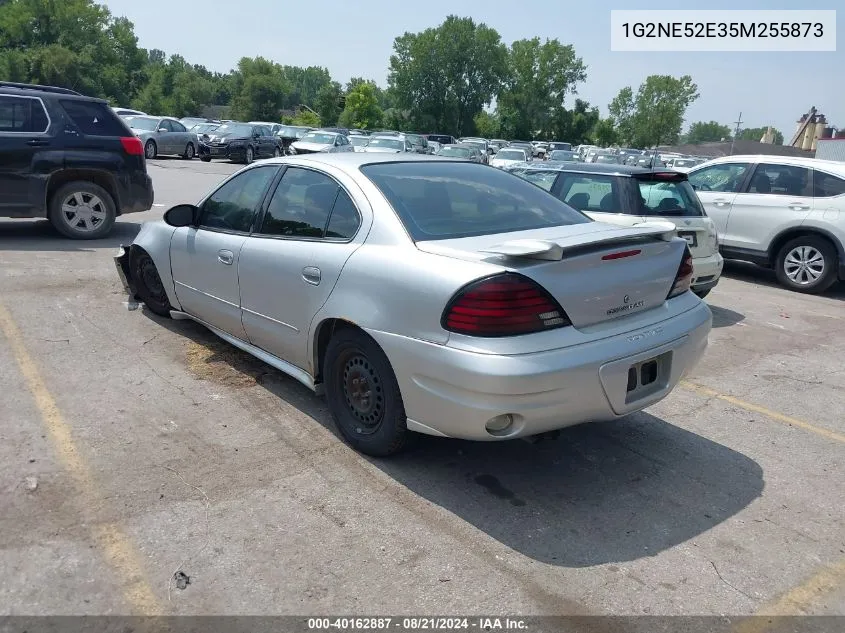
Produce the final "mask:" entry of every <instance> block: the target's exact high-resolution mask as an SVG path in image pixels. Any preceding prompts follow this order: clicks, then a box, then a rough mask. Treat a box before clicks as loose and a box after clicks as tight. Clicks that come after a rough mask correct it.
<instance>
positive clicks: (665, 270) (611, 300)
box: [417, 222, 684, 327]
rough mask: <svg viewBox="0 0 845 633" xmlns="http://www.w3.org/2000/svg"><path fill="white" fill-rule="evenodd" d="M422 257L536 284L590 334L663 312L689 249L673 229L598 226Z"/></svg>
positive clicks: (458, 244)
mask: <svg viewBox="0 0 845 633" xmlns="http://www.w3.org/2000/svg"><path fill="white" fill-rule="evenodd" d="M417 248H419V249H420V250H422V251H424V252H427V253H432V254H436V255H441V256H444V257H452V258H455V259H462V260H466V261H485V262H488V263H491V264H498V265H499V266H501V267H502V268H504V269H506V270H510V271H514V272H518V273H520V274H522V275H525V276H526V277H528V278H530V279H533V280H534V281H536V282H537V283H538V284H540V285H541V286H542V287H543V288H545V290H546V291H547V292H549V293H550V294H551V295H552V296H553V297H554V298H555V299H556V300H557V301H558V303H559V304H560V306H561V307H562V308H563V309H564V310H565V311H566V314H567V315H568V316H569V319H570V320H571V321H572V324H573V325H574V326H575V327H586V326H589V325H593V324H596V323H601V322H604V321H611V320H614V319H619V318H622V317H624V316H626V315H628V314H633V313H640V312H643V311H646V310H649V309H651V308H655V307H658V306H660V305H662V304H663V302H664V301H666V296H667V295H668V294H669V290H670V289H671V287H672V284H673V282H674V281H675V276H676V274H677V272H678V266H679V265H680V263H681V257H682V255H683V252H684V244H683V242H681V241H680V240H678V239H674V226H673V225H672V224H671V223H665V222H664V223H655V224H654V225H651V226H650V225H640V226H636V227H621V226H620V227H616V226H611V225H607V224H602V223H599V222H595V223H590V224H575V225H570V226H562V227H554V228H549V229H538V230H535V231H520V232H517V233H505V234H498V235H485V236H479V237H465V238H457V239H450V240H437V241H425V242H417Z"/></svg>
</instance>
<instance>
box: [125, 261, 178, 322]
mask: <svg viewBox="0 0 845 633" xmlns="http://www.w3.org/2000/svg"><path fill="white" fill-rule="evenodd" d="M129 274H130V275H131V276H132V283H133V284H134V285H135V291H136V292H137V293H138V296H139V297H140V298H141V301H143V302H144V303H145V304H146V306H147V307H148V308H149V309H150V311H151V312H154V313H155V314H157V315H159V316H163V317H168V318H170V311H171V310H172V309H173V306H171V305H170V300H169V299H168V298H167V291H166V290H165V289H164V284H163V283H162V281H161V277H160V276H159V274H158V269H157V268H156V265H155V262H153V258H152V257H150V256H149V254H147V253H146V252H145V251H142V250H140V249H138V250H133V252H132V253H131V254H130V256H129Z"/></svg>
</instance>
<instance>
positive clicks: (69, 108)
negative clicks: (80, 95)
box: [59, 99, 130, 136]
mask: <svg viewBox="0 0 845 633" xmlns="http://www.w3.org/2000/svg"><path fill="white" fill-rule="evenodd" d="M59 103H60V104H61V106H62V109H63V110H64V111H65V113H66V114H67V115H68V116H69V117H70V119H71V120H72V121H73V122H74V124H75V125H76V127H77V128H79V131H80V132H82V133H83V134H85V135H86V136H130V133H129V130H128V129H126V126H125V125H124V124H123V121H121V120H120V118H119V117H118V116H117V115H116V114H115V113H114V111H113V110H112V109H111V108H110V107H108V106H107V105H106V104H105V103H98V102H96V101H76V100H75V99H59Z"/></svg>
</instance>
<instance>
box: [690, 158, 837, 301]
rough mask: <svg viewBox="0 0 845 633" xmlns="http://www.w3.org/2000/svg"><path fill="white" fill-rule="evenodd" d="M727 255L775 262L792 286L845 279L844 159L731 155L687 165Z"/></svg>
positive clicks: (809, 288)
mask: <svg viewBox="0 0 845 633" xmlns="http://www.w3.org/2000/svg"><path fill="white" fill-rule="evenodd" d="M689 182H690V183H691V184H692V185H693V187H695V189H696V191H697V192H698V197H699V199H700V200H701V202H702V204H703V205H704V208H705V210H706V212H707V215H708V216H710V217H711V218H712V219H713V221H714V222H715V223H716V229H717V231H718V233H719V242H720V250H721V253H722V255H723V256H724V257H725V258H726V259H740V260H744V261H750V262H754V263H756V264H759V265H762V266H767V267H774V269H775V272H776V273H777V278H778V280H779V281H780V283H781V284H783V285H784V286H786V287H787V288H791V289H793V290H797V291H799V292H807V293H819V292H823V291H824V290H826V289H827V288H829V287H830V286H831V285H832V284H833V283H835V282H836V281H837V280H845V248H844V247H843V245H845V163H838V162H834V161H827V160H815V159H813V158H798V157H786V156H725V157H723V158H717V159H715V160H711V161H708V162H707V163H704V164H702V165H698V166H696V167H694V168H693V169H691V170H690V171H689Z"/></svg>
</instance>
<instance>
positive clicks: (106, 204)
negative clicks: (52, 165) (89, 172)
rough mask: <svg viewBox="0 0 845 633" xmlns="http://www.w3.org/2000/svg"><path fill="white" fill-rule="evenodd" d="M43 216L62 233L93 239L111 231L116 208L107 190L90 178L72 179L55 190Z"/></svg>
mask: <svg viewBox="0 0 845 633" xmlns="http://www.w3.org/2000/svg"><path fill="white" fill-rule="evenodd" d="M47 217H48V218H49V220H50V223H51V224H52V225H53V227H54V228H55V229H56V230H57V231H58V232H59V233H61V234H62V235H64V236H65V237H70V238H73V239H75V240H96V239H100V238H103V237H105V236H106V235H108V234H109V233H110V232H111V229H112V227H113V226H114V220H115V218H116V217H117V210H116V208H115V204H114V200H113V199H112V197H111V194H109V192H108V191H106V190H105V189H103V188H102V187H100V186H99V185H96V184H94V183H93V182H88V181H85V180H75V181H73V182H69V183H67V184H64V185H62V186H61V187H59V188H58V189H57V190H56V192H55V193H54V194H53V197H52V198H50V202H49V203H48V211H47Z"/></svg>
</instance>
